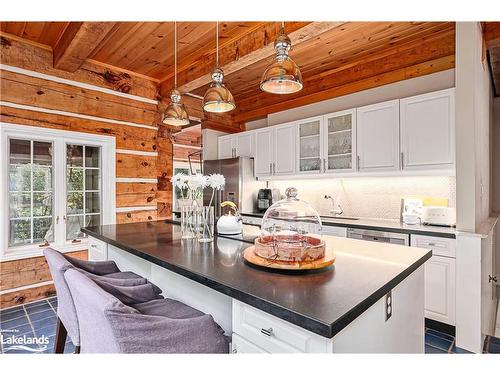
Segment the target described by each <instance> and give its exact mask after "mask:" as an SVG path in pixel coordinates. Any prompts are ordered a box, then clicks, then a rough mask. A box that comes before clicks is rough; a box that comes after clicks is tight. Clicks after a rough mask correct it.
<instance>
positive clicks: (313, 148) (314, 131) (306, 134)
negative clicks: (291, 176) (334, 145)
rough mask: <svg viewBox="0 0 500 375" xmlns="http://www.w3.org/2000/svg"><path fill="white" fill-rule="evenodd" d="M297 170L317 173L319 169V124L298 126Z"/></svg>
mask: <svg viewBox="0 0 500 375" xmlns="http://www.w3.org/2000/svg"><path fill="white" fill-rule="evenodd" d="M299 138H300V139H299V170H300V171H302V172H306V171H319V170H320V169H321V159H320V153H321V139H320V122H319V121H312V122H308V123H303V124H299Z"/></svg>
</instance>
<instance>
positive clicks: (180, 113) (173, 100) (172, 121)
mask: <svg viewBox="0 0 500 375" xmlns="http://www.w3.org/2000/svg"><path fill="white" fill-rule="evenodd" d="M181 100H182V97H181V93H180V92H179V91H178V90H177V22H174V88H173V90H172V91H171V92H170V104H169V105H168V107H167V109H166V110H165V113H164V114H163V123H164V124H166V125H173V126H184V125H189V124H190V121H189V116H188V114H187V111H186V107H184V104H183V103H182V101H181Z"/></svg>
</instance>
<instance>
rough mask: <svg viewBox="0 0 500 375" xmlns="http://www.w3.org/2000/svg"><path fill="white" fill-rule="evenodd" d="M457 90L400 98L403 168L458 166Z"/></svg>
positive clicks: (445, 167)
mask: <svg viewBox="0 0 500 375" xmlns="http://www.w3.org/2000/svg"><path fill="white" fill-rule="evenodd" d="M454 92H455V91H454V89H448V90H443V91H438V92H432V93H429V94H424V95H418V96H413V97H411V98H406V99H401V149H402V150H401V151H402V153H403V154H402V159H403V169H407V170H411V169H441V168H444V169H451V168H453V166H454V164H455V104H454V97H455V94H454Z"/></svg>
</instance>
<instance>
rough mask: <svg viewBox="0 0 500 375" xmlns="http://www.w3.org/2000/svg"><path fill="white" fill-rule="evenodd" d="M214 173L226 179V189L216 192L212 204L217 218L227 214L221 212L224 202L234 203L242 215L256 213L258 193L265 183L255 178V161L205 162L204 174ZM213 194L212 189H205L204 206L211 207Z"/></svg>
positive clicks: (237, 159)
mask: <svg viewBox="0 0 500 375" xmlns="http://www.w3.org/2000/svg"><path fill="white" fill-rule="evenodd" d="M213 173H219V174H221V175H223V176H224V177H225V178H226V185H225V187H224V189H223V190H221V191H219V192H216V194H215V197H214V200H213V202H212V206H214V209H215V216H216V217H219V216H221V215H222V214H224V213H225V212H226V211H223V212H221V207H220V204H221V202H224V201H231V202H234V203H235V204H236V205H237V206H238V209H239V210H240V212H242V213H251V212H253V211H254V208H255V202H256V199H257V192H258V190H259V189H260V188H261V187H262V186H263V184H264V183H263V182H262V181H257V180H256V179H255V177H254V171H253V159H251V158H244V157H237V158H231V159H218V160H205V161H203V174H205V175H210V174H213ZM211 193H212V191H211V189H205V192H204V195H203V205H205V206H208V205H209V203H210V198H211ZM226 209H227V208H226ZM226 209H224V210H226Z"/></svg>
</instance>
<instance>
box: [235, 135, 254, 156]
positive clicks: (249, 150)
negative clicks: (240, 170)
mask: <svg viewBox="0 0 500 375" xmlns="http://www.w3.org/2000/svg"><path fill="white" fill-rule="evenodd" d="M254 136H255V135H254V133H253V132H243V133H238V134H235V135H234V137H235V141H236V142H235V143H236V144H235V145H234V147H235V148H236V156H246V157H253V156H254V152H255V149H254V147H255V144H254V143H255V142H254Z"/></svg>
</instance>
